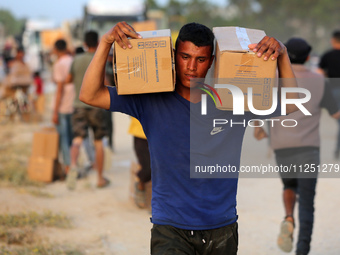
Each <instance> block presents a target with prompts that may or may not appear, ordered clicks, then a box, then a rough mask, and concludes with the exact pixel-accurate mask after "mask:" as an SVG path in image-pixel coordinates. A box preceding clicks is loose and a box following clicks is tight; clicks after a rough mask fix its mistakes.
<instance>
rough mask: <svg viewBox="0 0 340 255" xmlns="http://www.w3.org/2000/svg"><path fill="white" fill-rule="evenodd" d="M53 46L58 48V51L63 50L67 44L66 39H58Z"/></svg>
mask: <svg viewBox="0 0 340 255" xmlns="http://www.w3.org/2000/svg"><path fill="white" fill-rule="evenodd" d="M54 47H55V48H56V49H57V50H58V51H65V50H66V48H67V44H66V41H65V40H64V39H59V40H57V41H56V42H55V43H54Z"/></svg>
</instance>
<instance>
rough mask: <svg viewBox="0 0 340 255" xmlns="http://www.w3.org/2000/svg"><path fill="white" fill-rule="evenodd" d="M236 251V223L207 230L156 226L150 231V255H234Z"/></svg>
mask: <svg viewBox="0 0 340 255" xmlns="http://www.w3.org/2000/svg"><path fill="white" fill-rule="evenodd" d="M237 249H238V232H237V222H235V223H233V224H230V225H228V226H225V227H221V228H217V229H209V230H184V229H179V228H175V227H172V226H168V225H157V224H154V225H153V228H152V229H151V254H152V255H174V254H176V255H184V254H186V255H236V254H237Z"/></svg>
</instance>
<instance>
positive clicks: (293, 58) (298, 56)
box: [285, 37, 312, 64]
mask: <svg viewBox="0 0 340 255" xmlns="http://www.w3.org/2000/svg"><path fill="white" fill-rule="evenodd" d="M285 45H286V47H287V52H288V56H289V59H290V62H291V63H292V64H304V63H305V62H306V61H307V58H308V56H309V53H310V52H311V50H312V46H310V45H309V44H308V43H307V41H306V40H304V39H302V38H298V37H293V38H290V39H289V40H288V41H287V42H286V43H285Z"/></svg>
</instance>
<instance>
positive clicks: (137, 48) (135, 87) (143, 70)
mask: <svg viewBox="0 0 340 255" xmlns="http://www.w3.org/2000/svg"><path fill="white" fill-rule="evenodd" d="M162 31H164V30H155V31H149V32H140V34H141V35H142V36H143V39H131V40H130V43H131V45H132V49H126V50H124V49H122V48H121V47H120V46H119V45H118V44H117V43H115V45H114V60H113V61H114V65H113V68H114V70H113V71H114V76H115V84H116V87H117V93H118V94H119V95H127V94H143V93H156V92H168V91H173V90H174V89H175V71H174V70H175V69H174V60H173V49H172V41H171V36H170V30H168V32H166V34H167V36H158V35H161V34H164V32H162ZM143 33H144V34H143Z"/></svg>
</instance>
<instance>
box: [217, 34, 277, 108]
mask: <svg viewBox="0 0 340 255" xmlns="http://www.w3.org/2000/svg"><path fill="white" fill-rule="evenodd" d="M213 32H214V35H215V37H216V53H215V63H214V65H213V74H214V78H215V79H216V78H218V79H219V80H221V81H223V79H221V78H227V79H225V81H227V82H228V84H231V85H235V86H237V87H239V88H240V89H241V90H242V92H243V94H244V102H245V110H246V111H249V108H248V103H247V101H248V95H247V89H248V87H249V86H251V87H252V88H253V105H254V108H255V109H257V110H267V109H269V108H270V107H271V105H272V88H273V86H274V84H275V78H276V67H277V63H276V61H273V60H268V61H264V60H263V57H262V58H259V57H257V56H256V55H255V54H254V53H253V52H250V51H249V49H248V44H251V43H258V42H259V41H260V40H261V39H262V38H263V37H264V36H265V32H264V31H262V30H255V29H247V28H238V27H215V28H213ZM222 83H223V82H222ZM216 90H217V93H218V95H219V96H220V97H221V101H222V105H221V104H220V102H219V100H216V103H217V108H218V109H221V110H232V109H233V97H232V94H231V93H230V91H229V90H228V89H225V88H223V89H221V88H219V89H216Z"/></svg>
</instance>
